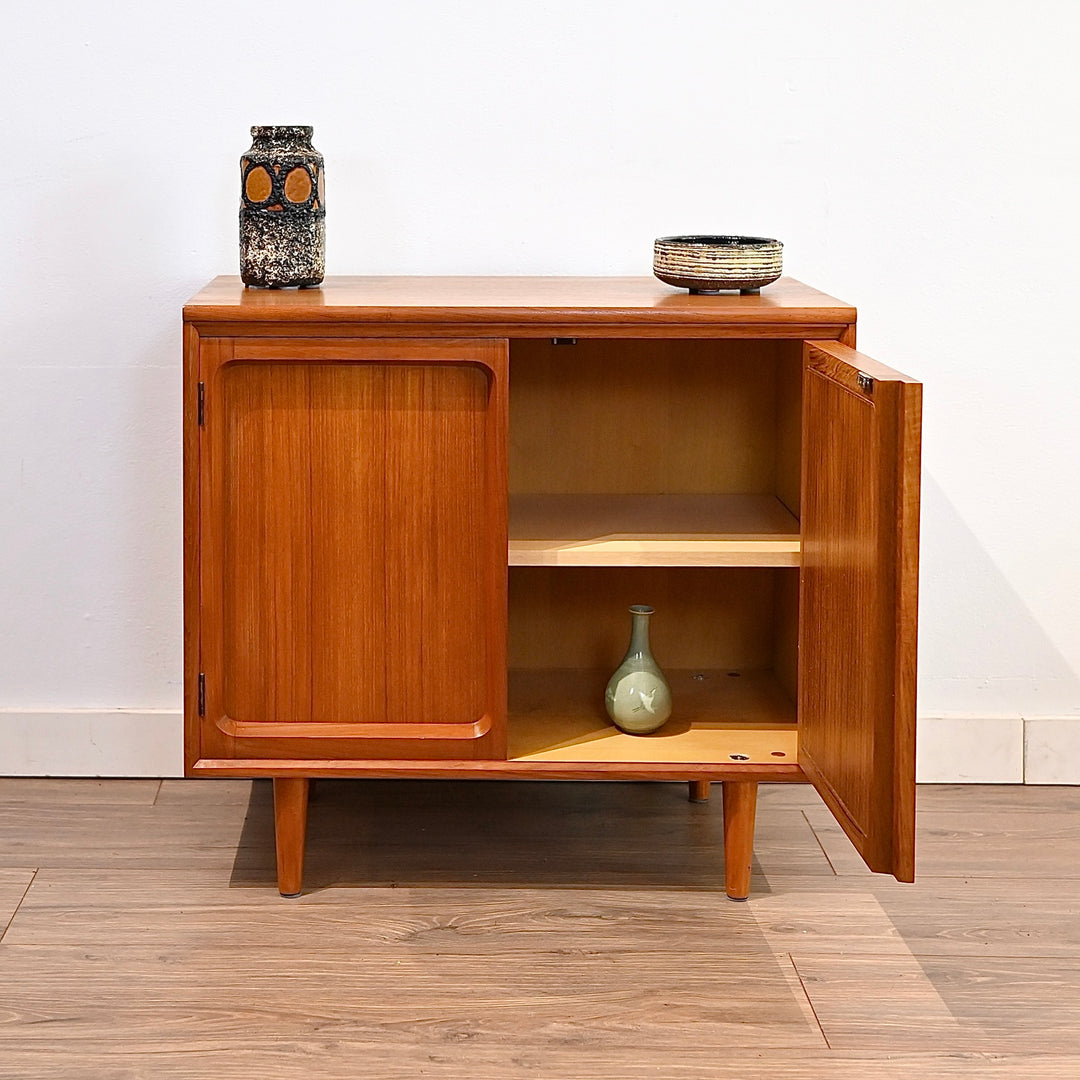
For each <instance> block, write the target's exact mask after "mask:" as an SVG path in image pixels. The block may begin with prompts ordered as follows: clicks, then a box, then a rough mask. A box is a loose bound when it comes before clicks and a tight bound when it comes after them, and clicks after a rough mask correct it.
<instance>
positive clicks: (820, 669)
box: [799, 342, 922, 881]
mask: <svg viewBox="0 0 1080 1080" xmlns="http://www.w3.org/2000/svg"><path fill="white" fill-rule="evenodd" d="M804 359H805V364H804V383H803V454H802V462H803V464H802V469H803V480H802V488H803V490H802V519H801V526H802V567H801V570H800V615H799V763H800V765H802V767H803V770H804V771H805V772H806V774H807V775H808V776H809V778H810V779H811V780H812V781H813V783H814V784H815V786H816V787H817V789H818V791H819V792H820V793H821V796H822V798H823V799H824V800H825V802H826V804H827V805H828V806H829V808H830V809H831V810H832V812H833V814H834V815H835V816H836V818H837V820H838V821H839V823H840V825H841V826H842V827H843V828H844V830H845V832H846V833H847V834H848V836H849V837H850V838H851V840H852V842H853V843H854V845H855V847H856V848H857V849H858V850H859V852H860V854H861V855H862V857H863V859H864V860H865V861H866V864H867V865H868V866H869V867H870V869H871V870H875V871H879V872H886V873H891V874H894V875H895V876H896V877H897V878H899V879H900V880H902V881H911V880H912V879H913V876H914V858H915V856H914V843H915V840H914V833H915V775H914V768H915V652H916V608H917V589H918V584H917V581H918V530H919V510H918V503H919V445H920V426H921V412H922V387H921V385H920V384H919V383H916V382H914V381H913V380H911V379H909V378H908V377H907V376H904V375H901V374H899V373H898V372H895V371H892V370H890V369H889V368H886V367H885V366H884V365H881V364H878V363H876V362H875V361H873V360H870V359H869V358H868V357H865V356H863V355H861V354H860V353H857V352H855V351H854V350H853V349H849V348H847V347H846V346H844V345H839V344H837V343H836V342H808V343H807V345H806V347H805V353H804Z"/></svg>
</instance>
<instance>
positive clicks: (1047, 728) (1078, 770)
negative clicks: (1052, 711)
mask: <svg viewBox="0 0 1080 1080" xmlns="http://www.w3.org/2000/svg"><path fill="white" fill-rule="evenodd" d="M1024 783H1025V784H1080V716H1033V717H1030V718H1029V719H1025V721H1024Z"/></svg>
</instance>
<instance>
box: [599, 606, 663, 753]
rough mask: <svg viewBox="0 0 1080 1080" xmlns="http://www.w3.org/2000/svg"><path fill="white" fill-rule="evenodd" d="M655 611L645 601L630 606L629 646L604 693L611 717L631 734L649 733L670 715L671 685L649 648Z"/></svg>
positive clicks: (616, 724)
mask: <svg viewBox="0 0 1080 1080" xmlns="http://www.w3.org/2000/svg"><path fill="white" fill-rule="evenodd" d="M652 613H653V609H652V608H651V607H648V606H647V605H646V604H635V605H634V606H633V607H632V608H631V609H630V616H631V620H632V623H631V630H630V647H629V648H628V649H627V650H626V655H625V656H624V657H623V662H622V663H621V664H620V665H619V666H618V667H617V668H616V669H615V674H614V675H612V676H611V679H610V680H609V682H608V684H607V693H606V694H605V695H604V704H605V705H606V706H607V712H608V716H610V717H611V719H612V722H613V723H614V724H615V726H616V727H617V728H619V730H620V731H625V732H626V733H627V734H628V735H648V734H649V733H650V732H653V731H656V729H657V728H659V727H662V726H663V725H664V723H665V722H666V720H667V718H668V717H669V716H670V715H671V687H669V686H668V682H667V679H665V678H664V673H663V672H662V671H661V670H660V667H659V665H658V664H657V663H656V661H655V660H654V659H653V655H652V650H651V649H650V647H649V616H650V615H652Z"/></svg>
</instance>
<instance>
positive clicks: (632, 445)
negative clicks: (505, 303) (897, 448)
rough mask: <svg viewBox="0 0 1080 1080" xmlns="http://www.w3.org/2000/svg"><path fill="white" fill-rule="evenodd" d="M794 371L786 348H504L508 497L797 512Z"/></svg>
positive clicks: (640, 344)
mask: <svg viewBox="0 0 1080 1080" xmlns="http://www.w3.org/2000/svg"><path fill="white" fill-rule="evenodd" d="M799 370H800V369H799V362H798V355H797V352H796V351H794V350H793V343H792V342H786V341H773V340H751V339H747V340H713V341H702V340H657V339H645V340H642V339H626V340H603V339H586V338H579V339H577V343H576V344H573V345H556V344H553V343H552V341H551V340H550V339H536V340H524V339H523V340H514V341H511V343H510V492H511V494H512V495H597V494H654V495H660V494H663V495H674V494H679V495H688V494H700V495H717V494H770V495H779V496H780V497H781V498H782V499H783V501H784V502H785V503H786V504H787V506H788V508H789V509H790V510H792V511H796V510H797V509H798V498H797V492H798V487H799V468H798V465H799V451H798V446H799V436H798V408H797V405H798V382H799ZM632 528H633V522H632V521H630V522H628V523H627V525H626V527H625V531H631V530H632Z"/></svg>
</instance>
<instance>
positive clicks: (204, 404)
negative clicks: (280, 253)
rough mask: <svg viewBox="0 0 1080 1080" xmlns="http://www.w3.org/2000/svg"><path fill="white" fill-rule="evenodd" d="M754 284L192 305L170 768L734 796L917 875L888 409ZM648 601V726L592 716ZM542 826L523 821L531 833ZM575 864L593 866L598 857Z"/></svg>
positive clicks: (901, 439) (743, 867) (903, 598)
mask: <svg viewBox="0 0 1080 1080" xmlns="http://www.w3.org/2000/svg"><path fill="white" fill-rule="evenodd" d="M855 318H856V316H855V309H854V308H853V307H850V306H849V305H847V304H845V303H842V302H841V301H838V300H835V299H833V298H832V297H830V296H826V295H824V294H822V293H820V292H817V291H815V290H813V289H810V288H808V287H807V286H805V285H802V284H800V283H799V282H797V281H793V280H790V279H787V278H782V279H781V280H780V281H778V282H776V283H775V284H774V285H771V286H769V287H767V288H766V289H764V290H763V291H762V292H761V294H760V295H757V296H741V295H735V294H732V295H720V296H692V295H688V294H686V293H680V292H675V291H673V290H672V289H670V288H668V287H667V286H665V285H662V284H660V283H659V282H658V281H656V280H654V279H652V278H607V279H605V278H512V277H505V278H466V277H460V278H452V277H446V278H390V277H383V278H380V277H369V278H363V277H355V278H354V277H342V278H331V279H329V280H328V281H327V282H326V283H325V284H324V285H323V286H322V287H321V288H319V289H310V290H302V291H290V290H286V291H262V290H249V289H245V288H244V287H243V286H242V285H241V283H240V280H239V279H238V278H233V277H223V278H218V279H216V280H215V281H213V282H212V283H211V284H210V285H209V286H208V287H207V288H206V289H204V290H203V291H202V292H200V293H199V294H198V295H197V296H196V297H195V298H194V299H192V300H191V302H190V303H189V304H188V305H187V306H186V307H185V309H184V429H183V430H184V510H185V516H184V576H185V601H184V657H185V659H184V665H185V672H184V686H185V690H184V699H185V719H186V748H185V762H186V766H185V767H186V771H187V773H188V774H189V775H193V776H209V775H228V776H243V777H259V776H268V777H273V778H274V801H275V819H276V827H277V859H278V885H279V889H280V891H281V892H282V894H283V895H297V894H299V893H300V891H301V889H302V872H303V858H304V834H305V825H306V817H307V796H308V787H309V781H310V779H311V778H313V777H413V778H415V777H433V778H449V777H456V778H464V777H476V778H481V777H488V778H503V779H505V778H515V779H547V780H557V779H563V780H665V781H672V780H682V781H687V782H688V783H689V792H690V797H691V798H696V799H703V798H707V797H708V792H709V784H710V783H711V782H720V783H721V784H722V791H723V808H724V845H725V876H726V888H727V893H728V895H729V896H730V897H731V898H732V899H745V898H746V896H747V895H748V893H749V888H750V864H751V859H752V854H753V830H754V810H755V804H756V797H757V785H758V784H759V783H761V782H799V781H809V782H811V783H813V784H814V786H815V787H816V788H817V790H818V791H819V792H820V794H821V797H822V799H823V800H824V802H825V803H826V805H827V806H828V807H829V809H830V810H831V811H832V812H833V814H834V815H835V816H836V819H837V821H838V822H839V823H840V825H841V826H842V827H843V829H844V831H845V832H846V833H847V835H848V836H849V837H850V838H851V841H852V843H853V844H854V845H855V847H856V848H857V849H858V851H859V852H860V854H861V855H862V857H863V859H864V860H865V861H866V864H867V865H868V866H869V867H870V868H871V869H872V870H875V871H880V872H885V873H891V874H894V875H895V876H896V877H897V878H899V879H900V880H903V881H911V880H912V879H913V875H914V817H915V778H914V752H915V651H916V606H917V604H916V601H917V576H918V532H919V446H920V423H921V400H922V398H921V391H922V388H921V386H920V384H919V383H917V382H915V381H914V380H912V379H909V378H908V377H906V376H904V375H901V374H899V373H898V372H896V371H893V370H891V369H889V368H887V367H885V366H883V365H882V364H879V363H877V362H875V361H874V360H871V359H870V358H868V357H866V356H863V355H862V354H861V353H858V352H856V351H855ZM642 603H644V604H652V605H653V606H654V607H655V609H656V614H655V615H654V616H653V619H652V624H653V625H652V645H653V652H654V655H655V656H656V659H657V661H658V662H659V663H660V665H661V666H662V668H663V669H664V671H665V673H666V675H667V677H668V680H669V682H670V684H671V688H672V696H673V700H674V712H673V714H672V718H671V720H670V721H669V722H668V723H667V724H666V725H665V726H664V727H663V728H662V729H661V730H660V731H658V732H656V733H655V734H653V735H649V736H634V735H625V734H622V733H620V732H619V731H618V730H616V728H614V727H613V726H612V725H611V724H610V722H609V721H608V719H607V716H606V714H605V711H604V693H603V692H604V686H605V684H606V681H607V679H608V677H609V675H610V673H611V672H612V671H613V670H614V669H615V667H616V666H617V665H618V663H619V661H620V659H621V658H622V655H623V652H624V651H625V648H626V643H627V638H628V633H629V617H628V615H627V608H628V607H629V606H630V605H631V604H642ZM536 812H537V813H540V814H542V813H543V812H544V811H543V805H542V803H538V804H537V810H536ZM596 842H597V844H600V845H602V844H603V842H604V841H603V837H602V836H601V837H597V840H596Z"/></svg>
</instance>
